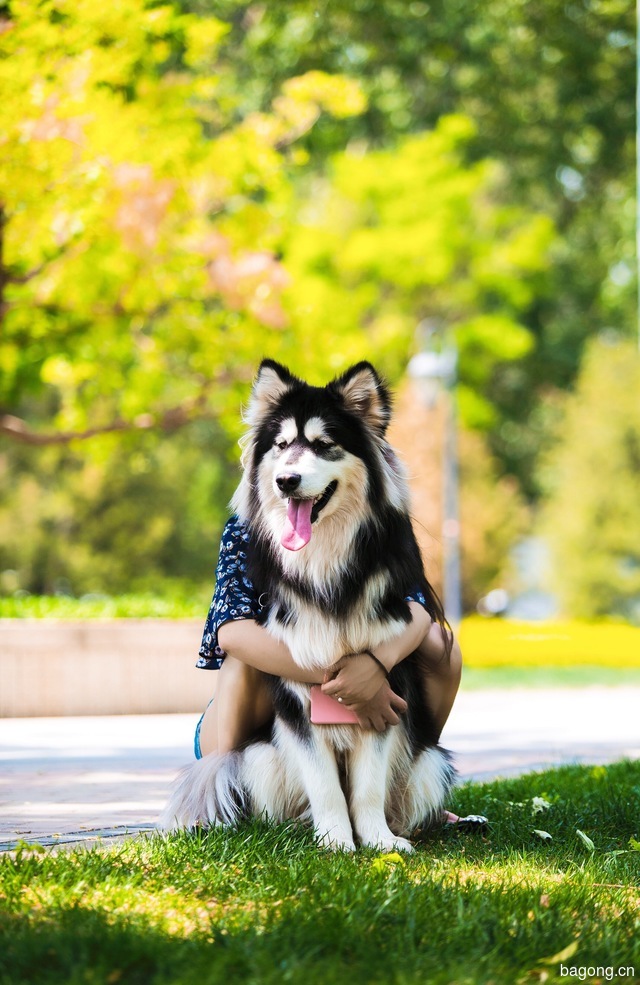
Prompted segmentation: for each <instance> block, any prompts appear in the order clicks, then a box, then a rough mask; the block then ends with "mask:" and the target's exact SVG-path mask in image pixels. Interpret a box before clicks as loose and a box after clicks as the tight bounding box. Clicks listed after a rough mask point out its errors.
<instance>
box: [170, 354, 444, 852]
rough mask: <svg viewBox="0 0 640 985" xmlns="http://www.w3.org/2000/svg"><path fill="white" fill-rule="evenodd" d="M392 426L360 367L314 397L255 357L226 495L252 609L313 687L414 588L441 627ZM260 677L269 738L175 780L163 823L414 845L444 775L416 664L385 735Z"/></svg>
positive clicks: (402, 682) (378, 384)
mask: <svg viewBox="0 0 640 985" xmlns="http://www.w3.org/2000/svg"><path fill="white" fill-rule="evenodd" d="M390 415H391V401H390V395H389V391H388V389H387V387H386V386H385V384H384V383H383V381H382V380H381V378H380V377H379V375H378V374H377V372H376V371H375V369H374V368H373V366H371V365H370V364H369V363H366V362H360V363H358V364H357V365H355V366H353V367H352V368H351V369H349V370H348V371H347V372H346V373H344V374H343V375H342V376H340V377H339V378H338V379H335V380H333V381H332V382H331V383H329V384H328V385H327V386H325V387H314V386H310V385H308V384H307V383H305V382H303V381H302V380H300V379H297V378H296V377H295V376H293V375H292V374H291V373H290V372H289V370H287V369H286V368H285V367H284V366H281V365H279V364H278V363H276V362H273V361H272V360H265V361H264V362H263V363H262V364H261V366H260V369H259V371H258V375H257V378H256V381H255V383H254V387H253V391H252V395H251V401H250V405H249V409H248V414H247V420H248V424H249V431H248V434H247V436H246V439H245V441H246V444H245V448H244V453H243V476H242V480H241V482H240V485H239V487H238V489H237V491H236V494H235V496H234V499H233V507H234V509H235V512H236V513H237V515H238V517H239V519H240V520H242V521H243V523H245V524H246V526H247V528H248V530H249V532H250V542H249V550H248V562H247V567H248V575H249V577H250V579H251V581H252V583H253V585H254V587H255V590H256V592H258V593H260V594H261V601H263V602H264V606H263V608H262V611H261V615H260V617H259V619H260V621H261V622H262V624H263V625H264V626H265V628H266V629H267V631H268V632H269V633H271V634H272V635H273V636H274V637H276V638H277V639H278V640H282V641H283V642H284V643H286V644H287V646H288V648H289V650H290V652H291V654H292V656H293V659H294V660H295V662H296V663H297V664H298V665H299V666H300V667H303V668H306V669H317V671H318V673H319V676H322V672H323V671H326V670H327V669H329V668H330V667H331V666H332V665H333V664H335V663H336V662H337V661H338V660H339V659H340V658H341V657H342V656H343V655H344V654H347V653H357V652H362V651H363V650H365V649H373V650H375V647H376V646H377V645H379V644H380V643H382V642H383V641H386V640H391V639H393V638H394V637H397V636H398V635H400V634H401V633H402V631H403V630H404V629H405V627H406V625H407V623H408V622H409V621H410V620H411V614H410V609H409V606H408V603H407V602H406V601H405V598H406V596H407V595H408V594H409V593H410V592H412V591H415V590H416V589H419V590H420V591H421V592H422V593H423V595H424V597H425V599H426V603H427V609H428V610H429V612H430V614H431V616H432V617H433V618H434V619H436V620H437V621H438V622H439V623H440V624H441V625H444V615H443V612H442V608H441V606H440V603H439V601H438V599H437V596H436V595H435V593H434V591H433V589H432V588H431V586H430V585H429V583H428V581H427V579H426V577H425V575H424V571H423V567H422V561H421V558H420V552H419V549H418V545H417V543H416V540H415V537H414V534H413V531H412V528H411V522H410V518H409V500H408V491H407V484H406V479H405V475H404V472H403V469H402V467H401V465H400V463H399V461H398V459H397V457H396V455H395V454H394V452H393V450H392V449H391V447H390V446H389V444H388V443H387V441H386V439H385V432H386V429H387V425H388V423H389V419H390ZM270 680H271V681H272V682H273V685H272V686H273V698H274V706H275V721H274V724H273V728H272V731H271V736H270V739H269V741H259V740H257V739H256V740H255V741H252V742H249V743H248V744H247V745H246V747H245V748H244V749H242V750H241V751H238V752H232V753H229V754H227V755H223V756H216V755H210V756H205V757H204V758H203V759H202V760H199V761H197V762H196V763H194V764H193V765H192V766H190V767H189V768H188V769H187V770H185V771H184V773H183V774H182V776H181V778H179V781H178V783H177V786H176V789H175V792H174V794H173V797H172V799H171V801H170V803H169V805H168V807H167V809H166V811H165V813H164V816H163V818H164V826H165V827H170V828H175V827H187V828H188V827H192V826H194V825H198V824H200V825H215V824H235V823H236V822H237V821H238V820H239V819H241V818H242V817H246V816H249V815H266V816H267V817H269V818H272V819H274V820H278V821H282V820H285V819H287V818H302V819H310V820H311V822H312V823H313V826H314V829H315V832H316V834H317V836H318V837H319V838H320V839H321V840H322V842H323V843H324V844H326V845H328V846H330V847H333V848H336V849H343V850H353V849H354V848H355V843H356V841H357V842H358V843H359V844H361V845H366V846H375V847H377V848H382V849H400V850H403V851H409V850H411V844H410V842H409V841H408V840H407V836H408V835H409V834H410V833H411V832H412V831H413V829H414V828H415V827H416V826H418V825H421V824H424V823H425V822H427V821H428V820H429V819H430V818H432V817H433V816H434V815H436V814H438V812H439V811H440V810H441V808H442V805H443V803H444V799H445V797H446V796H447V793H448V791H449V789H450V786H451V784H452V782H453V778H454V770H453V767H452V765H451V763H450V759H449V756H448V754H447V753H446V751H445V750H443V749H442V748H441V747H440V746H439V745H438V743H437V730H436V728H435V725H434V722H433V718H432V716H431V713H430V711H429V709H428V707H427V705H426V702H425V699H424V685H423V682H422V679H421V677H420V672H419V667H418V658H417V655H416V654H412V655H411V656H409V657H408V658H407V659H406V660H404V661H403V662H402V663H401V664H400V665H399V666H398V667H396V668H395V669H394V670H393V671H392V672H391V675H390V683H391V686H392V688H393V689H394V690H395V691H396V692H397V693H398V694H400V695H401V696H402V697H404V698H405V700H406V701H407V703H408V710H407V712H406V714H404V715H402V716H401V719H402V720H401V723H400V725H398V726H395V727H393V728H388V729H387V730H386V732H384V733H382V734H378V733H376V732H373V731H369V730H365V729H362V728H360V727H359V726H357V725H314V724H312V723H311V721H310V715H309V708H310V697H309V694H310V688H309V685H306V684H300V683H297V682H295V681H290V680H282V679H279V678H270Z"/></svg>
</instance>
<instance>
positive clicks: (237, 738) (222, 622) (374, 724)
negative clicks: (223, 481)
mask: <svg viewBox="0 0 640 985" xmlns="http://www.w3.org/2000/svg"><path fill="white" fill-rule="evenodd" d="M248 540H249V534H248V531H247V529H246V527H245V526H244V525H243V524H242V523H241V522H240V521H239V520H238V519H237V517H231V519H230V520H229V521H228V523H227V525H226V526H225V529H224V531H223V534H222V540H221V544H220V557H219V561H218V566H217V569H216V587H215V591H214V595H213V599H212V602H211V606H210V609H209V614H208V617H207V622H206V624H205V630H204V635H203V639H202V645H201V647H200V659H199V661H198V664H197V666H198V667H201V668H203V669H205V670H218V671H219V673H218V681H217V687H216V700H215V701H211V702H210V703H209V705H208V707H207V708H206V710H205V712H204V714H203V715H202V717H201V719H200V721H199V722H198V725H197V727H196V734H195V746H194V751H195V755H196V758H198V759H200V758H201V757H202V756H203V755H208V754H209V753H217V754H220V755H221V754H223V753H226V752H229V751H231V750H232V749H236V748H238V746H240V745H241V744H242V743H243V742H246V741H247V740H248V739H250V738H251V736H252V735H253V734H254V733H255V732H256V731H257V730H258V729H260V728H262V727H263V726H265V725H267V724H268V723H269V721H270V720H271V718H272V717H273V706H272V703H271V697H270V693H269V689H268V686H267V684H266V682H265V679H264V677H263V672H264V673H266V674H273V675H276V676H278V677H285V678H288V679H290V680H297V681H303V682H305V683H310V684H322V690H323V691H324V692H325V693H326V694H329V695H331V696H332V697H334V698H338V699H339V700H341V701H342V702H343V703H344V704H345V705H347V706H349V707H350V708H352V710H353V711H355V713H356V715H357V717H358V721H359V722H360V724H361V726H362V727H363V728H374V729H376V730H378V731H384V729H385V728H387V727H389V726H394V725H397V724H398V721H399V719H398V714H401V713H402V712H403V711H405V710H406V703H405V701H404V700H403V699H402V698H401V697H400V696H399V695H397V694H395V693H394V692H393V691H392V690H391V688H390V686H389V683H388V681H387V673H388V671H390V670H391V669H392V668H393V667H394V666H395V665H396V664H397V663H399V662H400V661H402V660H404V659H405V658H406V657H408V656H409V654H410V653H413V652H414V651H417V652H418V654H419V657H420V665H421V668H422V674H423V680H424V688H425V696H426V700H427V703H428V705H429V707H430V709H431V711H432V713H433V716H434V718H435V721H436V724H437V727H438V731H439V732H441V731H442V729H443V727H444V724H445V722H446V721H447V718H448V717H449V712H450V711H451V707H452V705H453V702H454V699H455V696H456V694H457V691H458V687H459V685H460V676H461V670H462V656H461V653H460V647H459V646H458V643H457V641H455V640H454V641H453V643H452V646H451V648H450V649H449V652H448V653H447V649H448V648H447V645H446V643H447V641H446V639H445V635H444V633H445V631H444V630H443V629H442V628H441V627H440V626H439V625H438V623H435V622H433V621H432V619H431V617H430V616H429V614H428V613H427V611H426V608H425V599H424V597H423V596H422V594H421V593H420V592H419V591H416V592H414V593H412V594H411V595H409V596H407V601H408V602H409V608H410V610H411V617H412V618H411V622H410V623H408V625H407V627H406V629H405V630H404V632H403V633H402V635H401V636H399V637H397V638H396V639H394V640H393V641H391V642H388V643H385V644H382V645H380V646H378V647H376V651H375V654H373V655H372V654H369V653H359V654H349V655H345V656H344V657H343V658H342V659H341V660H339V661H338V663H337V664H335V666H334V667H333V669H332V672H331V674H329V675H326V676H325V679H324V680H322V679H319V678H318V676H317V674H314V673H313V672H309V671H304V670H302V669H301V668H300V667H299V666H298V665H297V664H296V663H295V661H294V660H293V657H292V656H291V653H290V651H289V649H288V647H287V646H286V645H285V644H284V643H281V642H279V641H278V640H276V639H274V638H273V637H272V636H271V635H270V634H269V633H268V632H267V630H266V629H265V628H264V627H263V626H261V625H260V624H259V623H258V622H256V619H257V617H258V615H259V614H260V610H261V604H260V598H257V597H256V593H255V591H254V588H253V585H252V584H251V582H250V581H249V579H248V577H247V574H246V561H247V551H246V547H247V542H248ZM444 820H445V822H446V823H449V824H458V825H461V824H463V825H465V826H468V827H472V826H477V825H478V824H484V823H486V819H485V818H481V817H479V816H476V815H470V816H469V817H468V818H458V817H457V816H456V815H455V814H452V813H450V812H448V811H446V812H445V814H444Z"/></svg>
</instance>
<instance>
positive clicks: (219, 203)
mask: <svg viewBox="0 0 640 985" xmlns="http://www.w3.org/2000/svg"><path fill="white" fill-rule="evenodd" d="M225 30H226V28H225V27H224V25H222V24H221V23H220V22H219V21H218V20H215V19H213V18H210V17H207V18H195V17H193V16H191V15H186V14H182V13H180V11H179V10H178V9H177V8H176V7H175V6H173V5H171V4H166V5H164V6H158V5H157V4H155V3H151V2H146V0H122V2H121V3H118V4H117V5H116V6H114V7H112V8H110V9H109V12H108V16H105V11H104V7H103V5H101V4H99V3H97V2H96V0H82V2H80V3H77V4H75V3H74V4H65V3H60V2H56V0H49V2H47V3H44V4H40V5H38V6H37V7H34V6H33V5H32V4H29V3H16V4H14V5H12V21H11V22H10V24H8V25H7V28H6V30H4V32H3V33H2V34H1V35H0V54H1V55H2V56H3V57H2V61H1V62H0V84H1V85H2V86H3V91H4V93H5V98H4V99H3V101H2V105H1V106H0V128H1V130H2V132H3V134H4V138H3V155H2V164H1V166H0V206H1V208H2V227H3V251H2V252H3V255H2V258H1V263H2V270H3V276H2V285H3V288H4V297H3V299H2V300H3V302H4V303H5V304H6V309H5V314H4V325H3V335H2V345H1V348H0V367H1V368H2V389H1V391H0V400H2V402H3V403H4V404H5V405H6V406H12V407H13V409H14V410H22V409H26V410H27V411H28V412H29V414H30V416H31V417H32V418H35V419H36V420H37V419H38V418H40V419H41V420H43V421H47V422H51V421H53V423H54V424H55V425H56V427H57V428H59V429H63V430H67V431H71V432H73V431H83V430H85V429H86V428H88V427H91V428H98V429H99V428H101V427H109V426H110V425H113V424H114V423H115V424H116V425H117V426H120V427H122V426H127V427H136V428H148V427H153V426H157V425H162V426H164V427H165V428H166V429H170V428H171V427H174V426H177V425H179V424H181V423H184V422H185V420H186V421H188V420H189V419H190V418H191V417H197V416H201V415H202V414H203V413H205V412H209V413H210V414H212V415H214V416H219V415H220V414H221V413H222V412H223V411H224V410H225V409H226V408H227V407H228V405H229V399H230V398H229V392H230V390H231V392H232V393H233V386H234V383H235V381H236V379H237V378H238V377H240V378H243V377H244V378H246V377H247V376H248V377H249V378H250V375H251V372H252V371H253V367H254V365H255V361H256V350H257V351H258V353H259V352H260V351H261V350H262V348H263V347H264V348H268V347H269V335H270V334H273V335H274V336H275V337H276V338H277V337H278V335H279V334H280V333H281V332H282V330H283V329H284V328H285V326H286V324H287V321H288V319H287V315H286V312H285V311H284V309H283V306H282V301H281V293H282V289H283V286H284V284H285V283H286V274H285V272H284V271H283V269H282V267H281V264H280V263H279V262H278V260H277V259H276V256H275V252H276V251H277V250H278V249H279V242H280V238H281V220H280V215H281V213H282V210H283V208H284V207H285V205H286V201H287V199H288V197H289V195H290V177H289V170H290V168H291V167H292V166H293V161H294V158H295V154H294V153H293V152H292V151H290V144H291V143H292V142H293V141H294V140H295V138H296V137H297V136H298V135H299V134H300V133H301V132H304V131H305V130H307V129H308V128H309V127H310V126H312V125H313V123H314V122H315V120H316V119H317V117H318V115H319V114H320V112H321V111H324V112H333V113H336V114H337V115H339V116H348V115H349V114H351V113H354V112H359V111H360V110H361V108H362V106H363V102H362V97H361V95H360V92H359V89H358V86H357V84H356V83H355V82H352V81H350V80H348V79H345V78H340V77H336V78H334V77H330V76H327V75H326V74H324V73H322V72H313V73H310V74H308V75H305V76H304V77H302V78H297V79H291V80H288V81H287V82H286V84H284V85H283V87H282V90H281V92H280V94H279V95H278V96H277V98H275V99H274V102H273V106H272V107H271V109H270V111H269V112H263V113H253V114H249V115H247V116H246V117H245V118H244V119H241V120H240V121H239V122H238V121H236V120H234V114H233V111H232V108H230V107H228V106H225V103H224V100H223V99H222V97H221V93H220V84H219V79H218V76H217V70H216V64H215V55H216V49H217V47H218V45H219V43H220V40H221V38H222V37H223V35H224V33H225ZM231 400H232V402H233V403H234V404H235V403H236V400H237V395H236V394H235V393H233V397H232V398H231ZM176 408H177V410H176Z"/></svg>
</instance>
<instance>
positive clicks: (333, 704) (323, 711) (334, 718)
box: [311, 684, 358, 725]
mask: <svg viewBox="0 0 640 985" xmlns="http://www.w3.org/2000/svg"><path fill="white" fill-rule="evenodd" d="M311 722H312V724H313V725H357V724H358V719H357V716H356V713H355V711H351V709H350V708H346V707H345V706H344V705H343V704H341V703H340V702H339V701H338V700H337V699H336V698H332V697H331V696H330V695H329V694H324V692H323V691H322V689H321V687H320V685H319V684H314V685H313V686H312V688H311Z"/></svg>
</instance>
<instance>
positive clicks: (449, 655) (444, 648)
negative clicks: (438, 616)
mask: <svg viewBox="0 0 640 985" xmlns="http://www.w3.org/2000/svg"><path fill="white" fill-rule="evenodd" d="M448 635H449V631H448V630H446V629H444V628H443V627H442V626H440V625H439V623H437V622H433V623H431V625H430V627H429V631H428V633H427V634H426V636H425V637H424V639H423V641H422V643H421V644H420V647H419V648H418V653H419V655H420V659H421V664H422V667H423V669H424V671H425V673H427V674H436V675H438V676H439V677H447V678H449V679H451V680H452V681H458V683H459V682H460V678H461V676H462V651H461V649H460V644H459V643H458V641H457V639H455V638H454V639H453V640H452V642H451V645H450V647H449V646H448V645H447V644H448V642H449V640H448V639H447V636H448Z"/></svg>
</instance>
